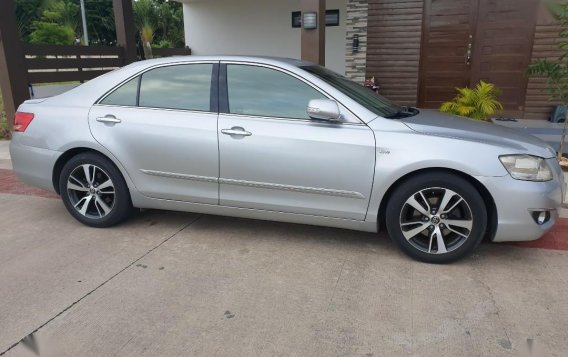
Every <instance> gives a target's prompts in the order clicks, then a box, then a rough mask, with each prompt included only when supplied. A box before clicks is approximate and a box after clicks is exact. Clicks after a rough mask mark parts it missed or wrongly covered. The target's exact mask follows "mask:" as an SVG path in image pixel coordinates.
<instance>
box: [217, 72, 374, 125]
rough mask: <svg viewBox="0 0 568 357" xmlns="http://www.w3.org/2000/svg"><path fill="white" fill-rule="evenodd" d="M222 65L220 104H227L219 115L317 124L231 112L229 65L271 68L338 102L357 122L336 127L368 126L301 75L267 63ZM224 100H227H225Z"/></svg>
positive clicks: (344, 123)
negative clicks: (224, 101)
mask: <svg viewBox="0 0 568 357" xmlns="http://www.w3.org/2000/svg"><path fill="white" fill-rule="evenodd" d="M220 65H221V69H220V76H219V88H220V94H219V95H220V103H223V100H226V103H223V104H224V106H220V108H219V114H224V115H227V116H236V117H250V118H264V119H279V120H293V121H302V122H308V123H314V122H315V121H314V120H313V119H306V118H286V117H276V116H266V115H253V114H239V113H230V112H229V85H228V78H227V65H245V66H252V67H262V68H269V69H273V70H275V71H278V72H281V73H284V74H287V75H289V76H292V77H294V78H296V79H298V80H300V81H302V82H304V83H305V84H307V85H308V86H310V87H312V88H313V89H314V90H315V91H317V92H319V93H320V94H322V95H323V96H324V97H326V98H327V99H330V100H333V101H335V102H337V104H338V105H339V107H340V112H347V113H349V115H350V116H351V117H352V118H353V119H354V120H355V121H357V122H354V121H341V122H337V123H334V125H338V124H340V125H341V124H343V125H366V124H365V123H364V122H363V121H362V120H361V118H359V117H358V116H357V115H355V113H353V111H351V110H350V109H349V108H347V107H346V106H345V105H343V103H341V101H339V100H337V99H336V98H335V97H334V96H332V95H331V94H329V93H328V92H326V91H325V90H323V89H321V88H320V87H318V86H316V85H315V84H313V83H312V82H310V81H309V80H307V79H306V78H303V77H302V76H300V75H298V74H296V73H294V72H292V71H289V70H287V69H285V68H282V67H278V66H274V65H270V64H266V63H257V62H248V61H242V62H241V61H221V63H220ZM223 98H225V99H223Z"/></svg>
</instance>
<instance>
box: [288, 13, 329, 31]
mask: <svg viewBox="0 0 568 357" xmlns="http://www.w3.org/2000/svg"><path fill="white" fill-rule="evenodd" d="M325 26H328V27H330V26H339V10H337V9H335V10H326V11H325ZM292 27H293V28H301V27H302V12H301V11H293V12H292Z"/></svg>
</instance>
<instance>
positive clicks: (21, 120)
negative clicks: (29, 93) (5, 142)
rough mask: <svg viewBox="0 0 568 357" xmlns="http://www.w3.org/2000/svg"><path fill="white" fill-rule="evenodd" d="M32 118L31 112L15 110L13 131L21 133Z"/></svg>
mask: <svg viewBox="0 0 568 357" xmlns="http://www.w3.org/2000/svg"><path fill="white" fill-rule="evenodd" d="M33 119H34V115H33V113H22V112H16V116H15V117H14V131H17V132H20V133H23V132H24V131H26V128H27V127H28V125H30V123H31V122H32V120H33Z"/></svg>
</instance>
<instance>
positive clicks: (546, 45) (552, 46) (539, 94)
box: [524, 2, 562, 119]
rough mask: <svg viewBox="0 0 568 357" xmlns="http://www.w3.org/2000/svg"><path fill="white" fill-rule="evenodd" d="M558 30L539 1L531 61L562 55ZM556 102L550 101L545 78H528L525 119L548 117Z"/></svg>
mask: <svg viewBox="0 0 568 357" xmlns="http://www.w3.org/2000/svg"><path fill="white" fill-rule="evenodd" d="M559 32H560V27H559V26H558V25H555V24H554V18H553V17H552V15H551V14H550V11H548V9H547V8H546V6H545V3H544V2H541V4H540V7H539V11H538V17H537V21H536V29H535V33H534V41H533V49H532V58H531V62H534V61H536V60H537V59H539V58H543V59H546V60H548V61H550V62H554V61H557V60H558V58H559V57H560V56H561V55H562V52H561V51H560V49H559V48H558V44H559V43H560V42H561V38H560V36H558V34H559ZM557 104H560V102H554V101H550V96H549V92H548V90H547V87H546V79H545V78H539V77H530V78H529V82H528V85H527V96H526V100H525V116H524V118H525V119H548V117H549V116H550V111H551V109H552V106H554V105H557Z"/></svg>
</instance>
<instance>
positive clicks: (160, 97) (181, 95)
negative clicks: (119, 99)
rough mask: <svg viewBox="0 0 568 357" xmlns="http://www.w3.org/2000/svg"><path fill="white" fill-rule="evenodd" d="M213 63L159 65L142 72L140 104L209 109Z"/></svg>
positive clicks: (159, 106)
mask: <svg viewBox="0 0 568 357" xmlns="http://www.w3.org/2000/svg"><path fill="white" fill-rule="evenodd" d="M212 70H213V65H212V64H186V65H185V64H184V65H176V66H168V67H160V68H156V69H153V70H150V71H148V72H146V73H144V74H143V75H142V81H141V83H140V102H139V103H138V104H139V105H140V106H141V107H152V108H168V109H185V110H198V111H209V110H210V91H211V72H212Z"/></svg>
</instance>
